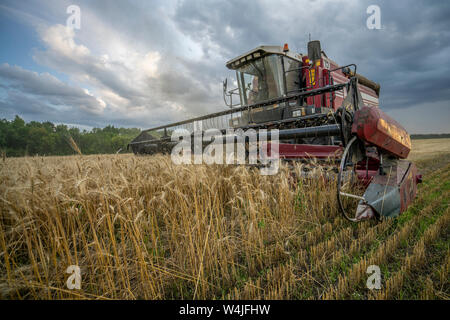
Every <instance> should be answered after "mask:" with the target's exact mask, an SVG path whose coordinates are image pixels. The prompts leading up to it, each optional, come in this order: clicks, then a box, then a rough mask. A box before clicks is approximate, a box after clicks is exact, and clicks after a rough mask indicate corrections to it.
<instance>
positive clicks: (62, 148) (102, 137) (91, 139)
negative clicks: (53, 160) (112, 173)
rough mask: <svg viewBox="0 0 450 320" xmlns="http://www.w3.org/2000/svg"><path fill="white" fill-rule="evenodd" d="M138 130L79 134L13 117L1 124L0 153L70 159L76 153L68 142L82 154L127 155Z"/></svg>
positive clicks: (107, 129) (109, 128) (111, 129)
mask: <svg viewBox="0 0 450 320" xmlns="http://www.w3.org/2000/svg"><path fill="white" fill-rule="evenodd" d="M140 132H141V131H140V129H138V128H116V127H114V126H112V125H108V126H106V127H105V128H93V129H92V130H90V131H88V130H83V131H81V130H80V129H79V128H77V127H72V128H69V127H67V126H66V125H64V124H59V125H55V124H53V123H52V122H50V121H45V122H37V121H30V122H28V123H25V121H24V120H23V119H22V118H20V117H19V116H16V117H15V118H14V120H11V121H8V120H6V119H2V120H0V152H3V151H5V152H6V155H7V156H9V157H11V156H24V155H30V156H31V155H70V154H74V153H75V151H74V150H73V148H72V147H71V145H70V138H72V139H73V141H75V143H76V144H77V146H78V147H79V148H80V150H81V152H82V153H83V154H97V153H116V152H117V151H118V150H119V149H122V152H125V151H126V146H127V144H128V143H129V142H130V141H131V140H132V139H134V138H135V137H136V136H137V135H139V133H140Z"/></svg>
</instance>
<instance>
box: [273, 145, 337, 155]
mask: <svg viewBox="0 0 450 320" xmlns="http://www.w3.org/2000/svg"><path fill="white" fill-rule="evenodd" d="M272 144H273V143H268V149H267V150H268V154H269V155H270V154H271V153H270V150H271V146H272ZM278 154H279V155H280V158H281V159H302V158H303V159H308V158H319V159H326V158H328V157H331V158H338V157H340V156H341V154H342V147H340V146H324V145H315V144H291V143H279V144H278Z"/></svg>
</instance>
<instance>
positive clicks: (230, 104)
mask: <svg viewBox="0 0 450 320" xmlns="http://www.w3.org/2000/svg"><path fill="white" fill-rule="evenodd" d="M222 90H223V101H225V105H227V106H228V107H230V108H233V107H235V106H239V105H241V104H240V103H235V104H233V95H239V93H237V92H236V91H238V88H234V89H231V90H229V91H228V79H227V78H225V80H223V82H222ZM227 97H228V98H229V100H230V102H228V101H227Z"/></svg>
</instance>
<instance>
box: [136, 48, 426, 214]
mask: <svg viewBox="0 0 450 320" xmlns="http://www.w3.org/2000/svg"><path fill="white" fill-rule="evenodd" d="M226 66H227V67H228V68H229V69H231V70H235V71H236V78H237V82H238V87H237V88H235V89H231V90H228V88H227V81H226V80H225V81H224V83H223V95H224V100H225V104H226V105H227V106H228V107H229V108H230V109H228V110H225V111H221V112H217V113H213V114H209V115H205V116H201V117H197V118H193V119H189V120H185V121H180V122H176V123H172V124H169V125H165V126H160V127H156V128H152V129H148V130H145V131H143V132H142V133H141V134H140V135H139V136H138V137H136V138H135V139H134V140H133V141H132V142H131V143H130V144H129V146H131V148H132V150H133V152H134V153H135V154H155V153H170V151H171V149H172V147H173V146H174V145H175V144H177V142H174V141H171V137H170V133H171V132H173V130H175V129H180V128H182V129H187V130H189V132H192V134H193V133H194V132H195V131H196V130H206V129H211V128H216V129H219V130H221V132H222V134H224V135H225V134H226V132H227V129H230V128H231V129H243V130H248V129H267V130H270V129H278V130H279V144H278V150H279V151H278V153H279V157H280V158H281V159H283V160H285V161H304V160H305V159H311V158H315V159H319V160H320V159H322V160H323V159H330V158H331V159H335V162H336V164H337V165H336V172H337V179H336V180H337V200H338V203H339V208H340V210H341V212H342V214H343V216H344V217H345V218H346V219H348V220H350V221H354V222H357V221H361V220H365V219H370V218H377V219H381V218H384V217H396V216H398V215H399V214H400V213H402V212H403V211H405V210H406V208H407V207H408V205H409V204H410V203H411V202H412V201H413V200H414V198H415V196H416V191H417V184H418V183H419V182H421V176H420V175H418V174H417V170H416V167H415V165H414V164H413V163H411V162H408V161H406V160H403V159H406V158H407V157H408V154H409V152H410V150H411V140H410V136H409V134H408V133H407V132H406V130H405V129H404V128H403V127H402V126H401V125H400V124H399V123H398V122H396V121H395V120H394V119H392V118H390V117H389V116H388V115H387V114H385V113H384V112H383V111H381V110H380V109H379V108H378V97H379V92H380V85H379V84H377V83H374V82H372V81H370V80H368V79H367V78H365V77H363V76H361V75H360V74H358V73H356V65H355V64H351V65H347V66H338V65H337V63H335V62H334V61H333V60H331V59H329V58H328V57H327V55H326V54H325V53H324V52H323V51H322V50H321V46H320V42H319V41H310V42H309V43H308V55H302V54H298V53H292V52H291V51H290V50H289V48H288V45H287V44H285V45H284V47H279V46H260V47H257V48H255V49H254V50H251V51H249V52H247V53H245V54H243V55H241V56H239V57H237V58H235V59H232V60H230V61H228V62H227V64H226ZM234 96H239V98H240V103H235V102H234V101H233V97H234ZM198 128H201V129H198ZM271 145H272V142H268V147H269V148H268V149H269V152H270V147H271ZM247 147H248V146H247ZM355 177H357V181H359V182H360V183H359V185H361V186H363V187H364V188H365V191H364V194H363V195H356V194H352V193H349V192H348V191H346V189H345V188H348V186H349V185H352V183H348V181H353V180H356V179H353V178H355ZM361 193H362V192H361ZM344 198H350V199H356V200H357V201H358V205H357V209H356V214H355V217H354V218H352V217H350V216H349V215H348V213H347V210H346V206H344V204H348V203H349V200H350V199H348V200H346V201H344Z"/></svg>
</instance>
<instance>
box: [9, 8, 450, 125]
mask: <svg viewBox="0 0 450 320" xmlns="http://www.w3.org/2000/svg"><path fill="white" fill-rule="evenodd" d="M71 5H76V6H77V7H78V8H79V10H80V15H79V20H74V19H73V17H74V16H73V11H69V13H68V12H67V9H68V7H69V6H71ZM370 5H377V6H378V7H379V8H380V28H379V29H378V28H375V29H369V28H368V27H367V20H368V19H370V17H371V15H372V14H373V12H369V13H368V12H367V9H368V7H369V6H370ZM448 17H450V2H449V1H418V0H415V1H375V0H370V1H351V0H347V1H340V0H333V1H331V0H330V1H327V0H315V1H306V0H305V1H296V0H281V1H271V0H267V1H265V0H262V1H252V0H247V1H238V0H227V1H216V0H207V1H195V0H193V1H182V0H178V1H173V0H163V1H158V0H143V1H139V0H134V1H114V2H112V1H100V0H90V1H75V0H70V1H64V0H54V1H53V0H49V1H43V0H41V1H27V0H24V1H8V0H6V1H5V0H2V1H1V2H0V43H1V49H0V118H1V119H3V118H6V119H9V120H10V119H13V118H14V117H15V115H19V116H20V117H22V118H23V119H25V120H26V121H32V120H34V121H52V122H54V123H66V124H69V125H75V126H79V127H81V128H91V127H104V126H107V125H114V126H123V127H139V128H150V127H153V126H157V125H162V124H166V123H170V122H174V121H179V120H184V119H187V118H189V117H195V116H200V115H204V114H207V113H211V112H216V111H221V110H224V109H226V108H227V107H226V106H225V105H224V102H223V98H222V80H223V79H225V78H226V77H228V78H229V79H232V78H233V77H234V72H231V71H230V70H228V69H227V68H226V67H225V63H226V61H228V60H230V59H232V58H234V57H236V56H238V55H240V54H242V53H244V52H247V51H249V50H251V49H253V48H255V47H257V46H259V45H280V46H282V45H283V44H284V43H288V44H289V47H290V49H291V50H294V51H296V52H300V53H306V51H307V49H306V46H307V42H308V39H309V35H311V39H313V40H320V41H321V44H322V50H323V51H325V53H326V54H327V56H328V57H330V58H331V59H332V60H334V61H336V62H337V63H338V64H340V65H345V64H350V63H355V64H357V65H358V73H360V74H362V75H364V76H366V77H367V78H369V79H371V80H373V81H375V82H378V83H380V85H381V91H380V108H381V109H382V110H384V111H385V112H387V113H388V114H389V115H391V116H392V117H394V119H396V120H397V121H398V122H400V123H401V124H402V125H404V126H405V127H406V129H407V130H408V131H409V132H410V133H415V134H417V133H447V132H450V129H449V125H448V123H449V120H450V19H449V18H448ZM68 21H69V22H71V24H70V25H71V27H68V26H67V24H68ZM371 21H372V20H371ZM74 22H75V24H74ZM76 22H79V28H77V27H78V25H77V24H76ZM229 83H230V82H229Z"/></svg>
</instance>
